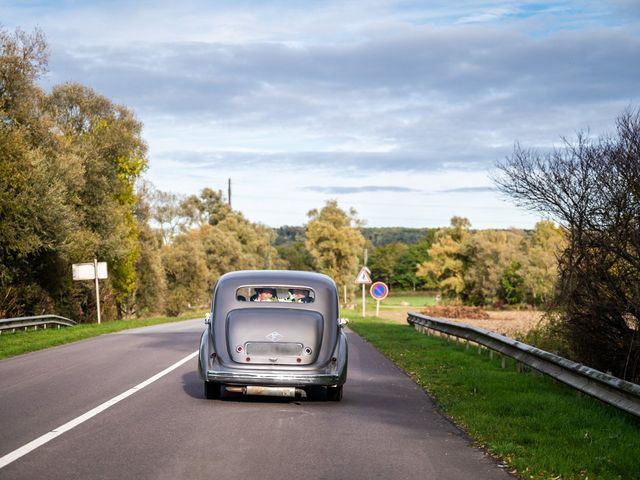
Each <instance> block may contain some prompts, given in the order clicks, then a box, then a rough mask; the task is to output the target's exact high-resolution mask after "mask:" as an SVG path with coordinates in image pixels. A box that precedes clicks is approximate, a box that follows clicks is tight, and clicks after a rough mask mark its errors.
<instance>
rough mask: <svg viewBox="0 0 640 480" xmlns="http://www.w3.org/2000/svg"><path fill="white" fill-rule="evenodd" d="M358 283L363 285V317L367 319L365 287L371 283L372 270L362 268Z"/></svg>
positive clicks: (357, 279)
mask: <svg viewBox="0 0 640 480" xmlns="http://www.w3.org/2000/svg"><path fill="white" fill-rule="evenodd" d="M356 283H359V284H361V285H362V316H363V317H366V314H365V308H364V286H365V285H369V284H370V283H371V270H369V269H368V268H367V267H362V268H361V269H360V273H358V276H357V277H356Z"/></svg>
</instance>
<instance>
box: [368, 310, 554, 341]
mask: <svg viewBox="0 0 640 480" xmlns="http://www.w3.org/2000/svg"><path fill="white" fill-rule="evenodd" d="M421 310H426V309H425V308H416V307H401V308H398V307H396V308H391V307H388V308H383V309H381V310H380V316H381V317H382V318H386V319H387V320H393V321H396V322H401V323H406V321H407V314H408V313H409V312H416V313H420V311H421ZM482 312H483V313H484V314H486V315H487V318H464V317H463V318H451V317H447V316H445V315H435V314H425V315H431V316H433V317H438V318H445V319H447V320H451V321H454V322H460V323H466V324H467V325H474V326H476V327H480V328H485V329H487V330H491V331H492V332H496V333H499V334H501V335H505V336H507V337H514V336H517V335H518V334H523V333H526V332H528V331H529V330H531V329H532V328H533V327H535V326H536V325H537V324H538V322H539V321H540V319H541V318H542V315H543V312H541V311H539V310H482Z"/></svg>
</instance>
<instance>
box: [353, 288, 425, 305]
mask: <svg viewBox="0 0 640 480" xmlns="http://www.w3.org/2000/svg"><path fill="white" fill-rule="evenodd" d="M355 300H356V302H357V304H358V305H361V304H362V293H361V291H360V290H358V292H357V295H356V297H355ZM365 302H366V304H367V306H369V305H373V306H375V304H376V300H375V299H374V298H373V297H371V295H370V294H369V290H368V289H365ZM435 304H436V298H435V297H434V296H433V295H404V294H402V293H400V294H397V295H395V294H394V293H393V292H391V293H389V295H388V296H387V298H385V299H384V300H381V301H380V306H381V307H392V306H393V307H400V306H404V307H430V306H432V305H435Z"/></svg>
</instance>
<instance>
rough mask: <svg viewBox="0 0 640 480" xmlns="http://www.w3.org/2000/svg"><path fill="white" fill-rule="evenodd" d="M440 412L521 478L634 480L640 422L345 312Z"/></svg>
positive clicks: (470, 353)
mask: <svg viewBox="0 0 640 480" xmlns="http://www.w3.org/2000/svg"><path fill="white" fill-rule="evenodd" d="M343 314H346V315H347V316H348V317H349V318H350V323H349V326H350V327H351V328H352V329H353V330H354V331H355V332H357V333H358V334H359V335H360V336H362V337H363V338H364V339H366V340H367V341H368V342H370V343H371V344H373V345H374V346H375V347H376V348H377V349H378V350H380V351H381V352H382V353H383V354H384V355H386V356H387V357H388V358H389V359H390V360H391V361H393V362H394V363H395V364H396V365H397V366H398V367H400V368H401V369H403V370H404V371H405V372H407V373H408V374H409V375H410V376H411V377H412V378H413V379H414V380H415V381H416V382H417V383H418V384H419V385H421V386H422V387H423V388H424V389H425V390H426V391H428V392H429V394H430V395H431V396H432V397H433V398H434V399H435V400H436V402H437V403H438V405H439V407H440V409H441V410H442V411H443V412H444V413H445V414H446V415H448V416H449V417H450V418H452V419H453V421H454V422H456V424H458V425H459V426H460V427H461V428H463V429H464V430H466V431H467V432H468V433H469V434H470V435H471V437H472V438H474V439H475V443H476V445H477V446H480V447H483V448H486V449H487V450H488V451H489V452H490V453H491V454H492V455H495V456H496V457H498V458H500V459H501V460H502V461H503V462H504V463H506V464H507V465H508V466H509V468H510V469H511V471H512V472H513V473H516V474H517V475H519V476H520V477H521V478H524V479H556V480H557V479H563V480H573V479H581V480H586V479H590V480H591V479H606V480H609V479H612V480H613V479H638V478H640V457H639V456H638V453H637V452H638V451H640V421H638V419H636V418H635V417H632V416H631V415H627V414H625V413H624V412H620V411H618V410H616V409H614V408H613V407H609V406H607V405H604V404H602V403H600V402H598V401H597V400H594V399H592V398H589V397H586V396H580V395H578V394H577V393H576V392H575V391H574V390H571V389H569V388H566V387H564V386H562V385H559V384H557V383H555V382H554V381H553V380H551V379H549V378H547V377H543V376H541V375H539V374H537V373H533V372H529V373H524V374H523V373H518V372H517V371H516V369H515V366H514V364H513V363H512V362H508V363H507V368H505V369H502V368H501V366H500V360H498V357H497V355H496V356H494V358H493V360H492V359H490V358H489V354H488V353H487V352H486V351H485V352H484V353H482V354H478V353H477V349H475V348H469V349H468V350H467V349H466V348H465V347H464V346H463V345H460V344H457V343H455V342H451V343H448V342H447V341H446V340H444V339H441V338H436V337H429V336H427V335H423V334H421V333H418V332H416V331H415V330H414V329H413V327H411V326H409V325H401V324H398V323H393V322H389V321H386V320H382V319H379V318H363V317H361V316H358V315H355V314H353V313H352V312H343Z"/></svg>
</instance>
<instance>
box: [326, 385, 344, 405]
mask: <svg viewBox="0 0 640 480" xmlns="http://www.w3.org/2000/svg"><path fill="white" fill-rule="evenodd" d="M327 400H329V401H330V402H339V401H340V400H342V385H340V386H339V387H327Z"/></svg>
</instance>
